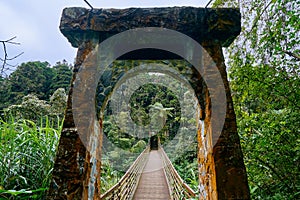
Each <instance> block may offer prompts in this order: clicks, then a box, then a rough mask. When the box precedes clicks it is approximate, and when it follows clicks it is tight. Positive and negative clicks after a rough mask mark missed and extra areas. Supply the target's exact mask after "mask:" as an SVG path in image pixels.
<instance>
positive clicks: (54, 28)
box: [0, 0, 209, 65]
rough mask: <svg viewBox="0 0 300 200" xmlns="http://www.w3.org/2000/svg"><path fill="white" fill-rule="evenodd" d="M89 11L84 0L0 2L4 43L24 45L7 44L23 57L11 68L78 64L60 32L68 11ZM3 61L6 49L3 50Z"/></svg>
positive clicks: (145, 2)
mask: <svg viewBox="0 0 300 200" xmlns="http://www.w3.org/2000/svg"><path fill="white" fill-rule="evenodd" d="M89 2H90V3H91V4H92V5H93V7H95V8H126V7H162V6H196V7H201V6H205V5H206V4H207V3H208V2H209V0H190V1H184V0H173V1H172V0H89ZM74 6H75V7H87V8H88V6H87V4H86V3H84V1H83V0H0V40H7V39H10V38H12V37H14V36H17V38H16V39H15V40H14V41H15V42H19V43H21V45H18V46H16V45H9V44H7V52H8V55H9V57H13V56H15V55H17V54H19V53H21V52H24V54H23V55H21V56H20V57H18V58H17V59H14V60H13V61H11V62H10V64H13V65H18V64H21V63H23V62H28V61H48V62H49V63H50V64H51V65H54V64H55V63H56V62H57V61H62V60H63V59H65V60H67V61H68V62H69V63H73V62H74V58H75V56H76V49H75V48H73V47H72V46H71V45H70V43H68V41H67V39H66V38H64V37H63V35H62V34H61V33H60V31H59V22H60V16H61V13H62V10H63V8H65V7H74ZM0 57H1V58H3V48H2V46H1V49H0Z"/></svg>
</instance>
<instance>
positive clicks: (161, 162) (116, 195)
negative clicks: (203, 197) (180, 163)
mask: <svg viewBox="0 0 300 200" xmlns="http://www.w3.org/2000/svg"><path fill="white" fill-rule="evenodd" d="M192 197H194V198H196V193H195V191H193V190H192V189H191V188H190V187H189V186H188V185H187V184H186V183H185V182H184V181H183V179H182V178H181V177H180V176H179V174H178V173H177V171H176V169H175V168H174V166H173V165H172V162H171V161H170V159H169V157H168V156H167V154H166V153H165V151H164V149H163V148H162V146H161V145H159V146H158V148H157V149H152V148H150V146H147V147H146V149H145V150H144V151H143V152H142V153H141V154H140V155H139V156H138V157H137V159H136V160H135V161H134V162H133V164H132V165H131V166H130V168H129V169H128V170H127V172H126V173H125V174H124V176H123V177H122V178H121V179H120V181H119V182H118V183H117V184H115V185H114V186H113V187H112V188H110V189H109V190H108V191H106V192H105V193H104V194H103V195H101V199H116V200H117V199H118V200H119V199H120V200H121V199H134V200H151V199H156V200H160V199H161V200H168V199H174V200H177V199H178V200H179V199H180V200H182V199H189V198H192Z"/></svg>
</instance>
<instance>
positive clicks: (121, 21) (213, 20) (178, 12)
mask: <svg viewBox="0 0 300 200" xmlns="http://www.w3.org/2000/svg"><path fill="white" fill-rule="evenodd" d="M143 27H162V28H167V29H172V30H175V31H179V32H181V33H183V34H186V35H188V36H190V37H191V38H193V39H194V40H196V41H197V42H199V43H203V42H205V43H208V42H209V43H213V44H218V45H221V46H223V47H227V46H229V45H230V44H231V43H232V42H233V40H234V39H235V38H236V37H237V36H238V35H239V33H240V31H241V15H240V12H239V10H238V9H235V8H217V9H213V8H198V7H163V8H127V9H93V10H90V9H86V8H80V7H71V8H65V9H64V10H63V13H62V17H61V23H60V31H61V32H62V33H63V35H64V36H65V37H66V38H67V39H68V40H69V42H70V43H71V44H72V46H73V47H76V48H77V47H78V46H79V45H80V44H81V43H82V42H83V41H85V40H91V39H92V40H94V41H95V40H96V41H97V40H98V41H99V42H102V41H103V40H105V39H107V38H108V37H110V36H112V35H115V34H117V33H120V32H123V31H126V30H130V29H134V28H143Z"/></svg>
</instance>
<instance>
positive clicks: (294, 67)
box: [215, 0, 300, 199]
mask: <svg viewBox="0 0 300 200" xmlns="http://www.w3.org/2000/svg"><path fill="white" fill-rule="evenodd" d="M215 5H216V6H219V7H220V6H228V5H235V6H239V7H240V10H241V14H242V32H241V35H240V36H239V37H238V39H237V40H236V41H235V42H234V43H233V44H232V45H231V46H230V48H229V49H228V51H227V55H228V56H229V63H228V66H229V76H230V81H231V82H230V85H231V89H232V93H233V100H234V105H235V110H236V114H237V122H238V131H239V135H240V137H241V143H242V148H243V152H244V160H245V164H246V168H247V172H248V179H249V186H250V191H251V195H252V198H253V199H299V198H300V192H299V191H300V173H299V167H298V166H299V165H300V153H299V142H300V134H299V133H300V132H299V125H300V124H299V119H300V112H299V110H300V107H299V105H300V102H299V100H300V90H299V88H300V78H299V77H300V76H299V74H300V70H299V69H300V68H299V61H300V56H299V55H300V54H299V52H300V50H299V45H300V41H299V35H300V26H299V16H300V13H299V6H300V3H299V1H289V0H272V1H271V0H270V1H269V0H263V1H261V0H260V1H259V0H253V1H246V0H242V1H238V2H237V1H233V0H223V1H218V2H217V4H215Z"/></svg>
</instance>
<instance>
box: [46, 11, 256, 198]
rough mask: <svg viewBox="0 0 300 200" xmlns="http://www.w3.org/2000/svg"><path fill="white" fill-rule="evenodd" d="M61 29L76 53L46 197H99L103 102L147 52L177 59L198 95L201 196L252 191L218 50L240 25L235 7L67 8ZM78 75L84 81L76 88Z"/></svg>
mask: <svg viewBox="0 0 300 200" xmlns="http://www.w3.org/2000/svg"><path fill="white" fill-rule="evenodd" d="M60 30H61V32H62V33H63V35H64V36H65V37H66V38H67V39H68V40H69V42H70V43H71V44H72V46H73V47H76V48H78V53H77V57H76V63H75V66H74V69H73V78H72V83H71V88H70V91H69V95H68V104H67V109H66V112H65V121H64V124H63V130H62V133H61V138H60V143H59V147H58V152H57V157H56V162H55V166H54V171H53V182H52V184H51V187H50V189H49V192H48V196H47V199H72V200H73V199H100V187H101V183H100V170H101V169H100V168H101V162H100V159H99V158H101V145H102V134H103V131H102V128H103V125H102V122H103V110H104V108H105V106H106V104H107V102H108V99H109V96H110V94H111V93H112V92H113V90H114V87H115V86H116V84H117V83H118V81H119V80H120V79H121V78H122V77H123V76H124V75H125V74H126V72H128V70H130V69H133V68H135V67H136V66H137V64H136V63H138V62H147V61H145V60H148V61H149V60H150V61H157V62H158V63H159V62H162V61H171V62H173V63H174V62H176V63H177V64H174V65H173V69H174V70H175V71H177V73H179V74H181V75H182V76H183V77H185V78H186V80H188V82H189V84H190V85H191V86H192V88H193V90H194V92H195V95H196V97H197V100H198V103H199V107H200V109H199V111H200V115H199V116H200V117H199V120H198V164H199V165H198V166H199V183H200V184H201V187H199V193H200V197H199V198H200V199H249V198H250V196H249V189H248V183H247V175H246V170H245V166H244V163H243V156H242V151H241V147H240V141H239V137H238V134H237V126H236V118H235V113H234V108H233V103H232V98H231V93H230V88H229V83H228V80H227V73H226V66H225V64H224V57H223V54H222V47H228V46H229V45H230V44H231V43H232V41H233V40H234V39H235V37H236V36H237V35H238V34H239V32H240V13H239V10H237V9H229V8H223V9H208V8H194V7H172V8H171V7H170V8H129V9H93V10H88V9H85V8H66V9H64V11H63V14H62V18H61V24H60ZM119 34H120V35H119ZM114 36H118V38H114ZM111 38H113V40H110V39H111ZM149 38H150V39H149ZM103 47H104V48H103ZM200 47H201V48H200ZM103 52H104V54H103ZM114 65H120V66H123V67H121V68H119V71H114V70H113V67H112V66H114ZM124 66H127V67H124ZM168 66H169V65H168ZM203 66H204V67H203ZM103 67H105V69H104V68H103ZM215 69H216V70H215ZM95 70H96V71H95ZM147 70H150V71H151V70H153V69H144V70H140V71H137V72H136V73H143V72H145V71H147ZM83 71H84V72H85V73H82V72H83ZM98 71H101V73H100V74H97V73H98ZM154 71H157V72H163V73H172V72H170V71H168V70H167V69H165V68H164V67H163V66H162V68H160V69H158V68H155V70H154ZM78 80H80V81H79V82H80V84H83V85H85V86H87V87H83V88H80V89H79V90H78V88H77V87H78V85H79V82H78ZM98 80H99V81H98ZM96 88H97V89H96ZM75 90H76V93H75V92H74V91H75ZM78 91H80V92H78ZM87 94H95V95H94V96H92V97H91V98H90V99H88V100H86V95H87ZM222 95H223V96H222ZM74 99H76V101H74ZM77 99H79V100H78V101H77ZM78 102H79V103H78ZM74 104H76V105H74ZM78 110H79V112H78ZM222 112H223V113H222ZM75 115H76V116H77V117H74V116H75ZM78 116H79V117H78ZM76 120H77V121H76ZM78 123H81V125H82V126H80V127H78V125H77V124H78ZM79 132H80V133H84V134H85V135H84V137H82V135H81V136H80V134H79Z"/></svg>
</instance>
